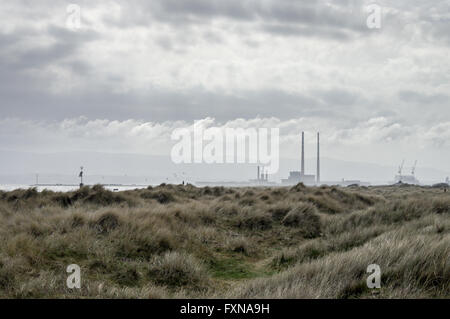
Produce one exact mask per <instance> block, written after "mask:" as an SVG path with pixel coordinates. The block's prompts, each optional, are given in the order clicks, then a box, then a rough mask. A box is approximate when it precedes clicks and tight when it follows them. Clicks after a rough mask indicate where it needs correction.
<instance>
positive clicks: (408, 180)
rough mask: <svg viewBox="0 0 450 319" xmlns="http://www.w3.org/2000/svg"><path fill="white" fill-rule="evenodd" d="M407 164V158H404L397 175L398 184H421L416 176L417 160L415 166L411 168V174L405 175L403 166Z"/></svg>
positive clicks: (396, 181)
mask: <svg viewBox="0 0 450 319" xmlns="http://www.w3.org/2000/svg"><path fill="white" fill-rule="evenodd" d="M404 166H405V160H403V162H402V164H401V165H400V166H399V168H398V174H397V175H395V183H396V184H399V183H400V184H402V183H403V184H411V185H419V184H420V182H419V180H418V179H417V178H416V167H417V160H416V161H415V162H414V166H413V167H412V168H411V174H410V175H403V168H404Z"/></svg>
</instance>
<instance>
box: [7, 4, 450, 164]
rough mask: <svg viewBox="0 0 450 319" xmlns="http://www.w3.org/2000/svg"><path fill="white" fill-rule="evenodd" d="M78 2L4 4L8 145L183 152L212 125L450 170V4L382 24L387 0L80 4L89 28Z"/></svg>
mask: <svg viewBox="0 0 450 319" xmlns="http://www.w3.org/2000/svg"><path fill="white" fill-rule="evenodd" d="M69 3H70V2H64V1H48V0H38V1H36V0H34V1H31V0H28V1H26V0H14V1H7V0H0V83H1V85H0V149H2V150H21V151H41V152H57V151H86V150H88V151H92V150H96V151H108V152H118V153H120V152H126V153H132V152H135V153H148V154H162V155H168V154H169V152H170V133H171V132H172V131H173V129H174V128H176V127H182V126H188V125H192V123H193V121H194V120H201V119H203V120H204V121H205V123H207V124H208V125H212V126H226V127H228V126H242V127H250V126H254V127H258V126H259V127H261V126H265V127H280V128H281V134H282V150H281V153H282V154H284V155H285V156H289V157H292V156H297V154H298V149H299V145H298V134H299V132H300V131H301V130H306V131H308V134H310V135H309V140H310V141H311V142H308V143H311V145H312V143H313V141H314V136H313V134H314V132H315V131H319V130H320V131H321V132H323V141H324V142H323V143H324V150H323V154H324V155H327V156H329V157H335V158H339V159H348V160H350V159H351V160H356V161H369V162H380V163H383V164H392V165H394V164H395V165H397V164H399V162H400V161H401V160H402V159H403V158H406V159H407V160H409V161H411V162H413V161H414V160H415V159H418V160H419V162H420V163H421V164H422V165H426V166H435V167H437V168H440V169H443V170H447V171H450V105H449V95H450V60H449V54H450V50H449V48H450V13H449V6H450V1H448V0H443V1H441V0H431V1H430V0H396V1H381V0H380V1H378V2H377V3H378V4H379V5H380V6H381V8H382V20H381V28H380V29H369V28H368V27H367V24H366V19H367V17H368V15H369V14H370V12H367V10H366V9H367V7H366V5H367V4H370V3H373V1H367V2H365V1H356V0H355V1H353V0H347V1H344V0H336V1H321V0H319V1H294V0H254V1H253V0H226V1H225V0H146V1H144V0H133V1H130V0H127V1H93V0H89V1H73V3H75V4H78V5H79V6H80V8H81V28H80V29H77V30H73V29H70V28H68V27H67V25H66V22H67V18H68V14H67V12H66V9H67V5H68V4H69ZM311 147H312V146H311ZM311 155H312V154H311Z"/></svg>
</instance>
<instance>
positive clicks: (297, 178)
mask: <svg viewBox="0 0 450 319" xmlns="http://www.w3.org/2000/svg"><path fill="white" fill-rule="evenodd" d="M281 182H282V184H285V185H296V184H298V183H303V184H305V185H319V184H320V133H317V176H316V175H308V174H306V170H305V132H302V158H301V170H300V171H292V172H289V177H288V178H287V179H282V180H281Z"/></svg>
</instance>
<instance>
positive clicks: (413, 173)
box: [411, 160, 417, 176]
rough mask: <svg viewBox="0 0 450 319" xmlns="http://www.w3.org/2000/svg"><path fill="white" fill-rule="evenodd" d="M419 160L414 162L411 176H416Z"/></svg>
mask: <svg viewBox="0 0 450 319" xmlns="http://www.w3.org/2000/svg"><path fill="white" fill-rule="evenodd" d="M416 167H417V160H416V161H415V162H414V166H413V167H412V169H411V175H412V176H414V175H415V174H416Z"/></svg>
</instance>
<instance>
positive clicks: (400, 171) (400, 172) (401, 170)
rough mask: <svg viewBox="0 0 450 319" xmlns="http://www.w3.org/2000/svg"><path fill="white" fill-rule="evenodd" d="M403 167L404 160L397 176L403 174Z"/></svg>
mask: <svg viewBox="0 0 450 319" xmlns="http://www.w3.org/2000/svg"><path fill="white" fill-rule="evenodd" d="M403 166H405V160H403V162H402V164H401V165H400V167H399V168H398V175H402V172H403Z"/></svg>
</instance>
